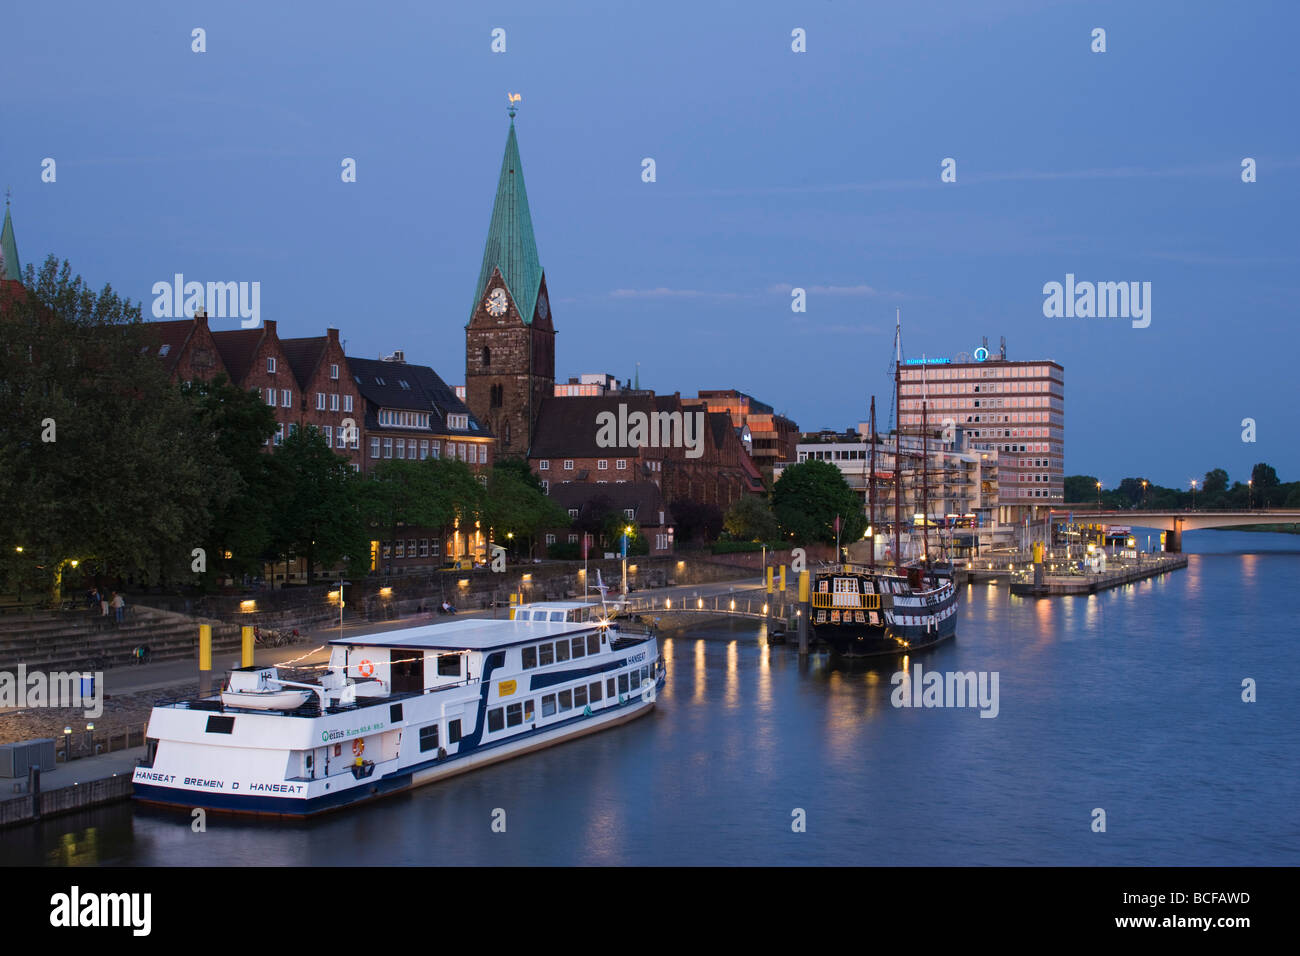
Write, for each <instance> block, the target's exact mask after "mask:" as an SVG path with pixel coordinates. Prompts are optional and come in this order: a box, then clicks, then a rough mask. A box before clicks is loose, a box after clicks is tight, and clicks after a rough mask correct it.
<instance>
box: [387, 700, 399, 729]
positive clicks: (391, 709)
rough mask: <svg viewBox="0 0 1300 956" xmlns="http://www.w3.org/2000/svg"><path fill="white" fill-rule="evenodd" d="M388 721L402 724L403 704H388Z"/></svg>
mask: <svg viewBox="0 0 1300 956" xmlns="http://www.w3.org/2000/svg"><path fill="white" fill-rule="evenodd" d="M388 722H389V723H390V724H400V723H401V722H402V705H401V704H389V705H388Z"/></svg>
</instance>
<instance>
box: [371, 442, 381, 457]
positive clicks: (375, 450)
mask: <svg viewBox="0 0 1300 956" xmlns="http://www.w3.org/2000/svg"><path fill="white" fill-rule="evenodd" d="M370 457H371V458H378V457H379V439H378V438H372V439H370Z"/></svg>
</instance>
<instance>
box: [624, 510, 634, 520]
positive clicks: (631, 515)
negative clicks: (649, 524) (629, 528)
mask: <svg viewBox="0 0 1300 956" xmlns="http://www.w3.org/2000/svg"><path fill="white" fill-rule="evenodd" d="M623 517H625V518H635V517H636V509H635V508H624V509H623Z"/></svg>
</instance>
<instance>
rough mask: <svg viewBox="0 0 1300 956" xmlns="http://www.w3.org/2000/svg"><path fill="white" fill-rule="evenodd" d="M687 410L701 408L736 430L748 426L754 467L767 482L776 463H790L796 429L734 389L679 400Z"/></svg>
mask: <svg viewBox="0 0 1300 956" xmlns="http://www.w3.org/2000/svg"><path fill="white" fill-rule="evenodd" d="M683 402H684V403H686V404H688V405H691V406H703V407H704V408H705V409H706V410H707V411H709V412H722V413H725V414H726V415H728V416H730V418H731V424H732V425H734V426H735V427H737V428H741V427H744V426H748V428H749V434H750V437H751V440H752V442H753V459H754V464H756V465H757V466H758V468H759V471H761V472H762V473H763V475H764V476H766V477H767V478H771V477H772V466H773V465H775V464H776V463H777V462H778V461H793V460H794V454H795V448H796V446H798V444H799V426H798V425H796V424H795V423H794V422H793V421H791V420H790V419H788V418H786V417H785V416H784V415H779V414H777V412H776V410H775V409H773V408H772V406H771V405H768V404H766V403H764V402H760V401H759V400H758V399H756V398H754V397H753V396H752V395H746V394H745V393H744V392H738V391H736V389H734V388H726V389H701V390H700V392H699V396H698V397H697V398H687V399H683Z"/></svg>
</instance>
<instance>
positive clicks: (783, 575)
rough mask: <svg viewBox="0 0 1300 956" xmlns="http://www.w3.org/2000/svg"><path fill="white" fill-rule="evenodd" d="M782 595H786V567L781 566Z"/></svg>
mask: <svg viewBox="0 0 1300 956" xmlns="http://www.w3.org/2000/svg"><path fill="white" fill-rule="evenodd" d="M781 593H782V594H784V593H785V565H784V564H783V565H781Z"/></svg>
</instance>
